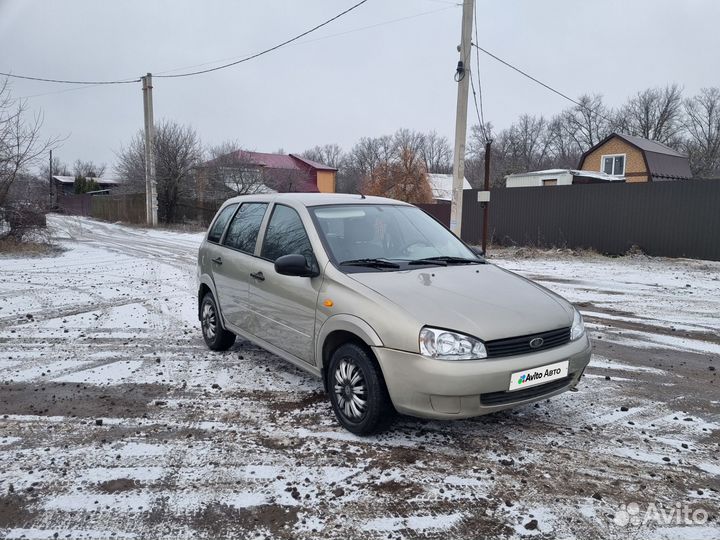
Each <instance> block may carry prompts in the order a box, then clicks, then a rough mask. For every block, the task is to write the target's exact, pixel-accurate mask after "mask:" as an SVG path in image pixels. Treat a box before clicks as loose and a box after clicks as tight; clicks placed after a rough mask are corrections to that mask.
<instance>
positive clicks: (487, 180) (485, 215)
mask: <svg viewBox="0 0 720 540" xmlns="http://www.w3.org/2000/svg"><path fill="white" fill-rule="evenodd" d="M491 144H492V139H487V140H486V141H485V191H486V192H487V194H488V199H489V197H490V145H491ZM482 204H483V207H484V208H483V237H482V252H483V254H485V253H487V238H488V213H489V212H490V201H489V200H488V201H486V202H484V203H482Z"/></svg>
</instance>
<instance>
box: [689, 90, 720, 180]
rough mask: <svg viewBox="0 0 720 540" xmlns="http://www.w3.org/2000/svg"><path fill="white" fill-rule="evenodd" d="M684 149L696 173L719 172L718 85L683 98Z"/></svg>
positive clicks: (694, 173)
mask: <svg viewBox="0 0 720 540" xmlns="http://www.w3.org/2000/svg"><path fill="white" fill-rule="evenodd" d="M684 105H685V120H684V124H685V129H686V131H687V141H686V143H685V149H686V150H687V152H688V154H689V156H690V168H691V169H692V172H693V175H695V176H700V177H703V176H713V175H718V176H720V88H717V87H712V88H703V89H702V90H700V93H699V94H698V95H696V96H694V97H692V98H688V99H686V100H685V104H684Z"/></svg>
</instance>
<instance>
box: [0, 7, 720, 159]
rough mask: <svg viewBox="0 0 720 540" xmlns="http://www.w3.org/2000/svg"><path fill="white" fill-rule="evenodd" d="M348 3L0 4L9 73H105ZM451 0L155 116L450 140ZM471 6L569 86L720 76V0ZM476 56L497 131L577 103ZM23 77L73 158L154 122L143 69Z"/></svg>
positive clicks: (346, 24) (612, 99)
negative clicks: (413, 133)
mask: <svg viewBox="0 0 720 540" xmlns="http://www.w3.org/2000/svg"><path fill="white" fill-rule="evenodd" d="M354 3H355V0H303V1H299V0H295V1H291V0H264V1H254V2H251V1H229V0H227V1H220V0H203V1H199V0H195V1H189V0H172V1H170V0H165V1H152V0H133V1H128V0H124V1H122V2H121V1H109V0H105V1H98V0H67V1H53V2H50V1H39V0H0V51H2V54H0V71H3V72H12V73H15V74H21V75H31V76H40V77H48V78H63V79H82V80H87V79H92V80H107V79H117V78H128V77H135V76H140V75H142V74H144V73H146V72H148V71H150V72H153V73H154V74H160V73H162V72H168V71H169V70H176V68H182V67H187V66H193V65H197V64H205V63H207V62H212V61H216V60H221V59H222V60H226V61H229V60H232V59H236V58H240V57H243V56H245V55H247V54H251V53H254V52H257V51H259V50H262V49H264V48H266V47H269V46H272V45H274V44H276V43H278V42H280V41H283V40H285V39H287V38H289V37H291V36H293V35H295V34H298V33H300V32H302V31H305V30H307V29H309V28H311V27H312V26H314V25H316V24H318V23H319V22H321V21H323V20H325V19H328V18H330V17H331V16H333V15H335V14H337V13H339V12H340V11H342V10H344V9H346V8H347V7H349V6H351V5H352V4H354ZM455 4H456V3H455V2H452V1H450V0H369V1H368V2H367V3H366V4H364V5H363V6H361V7H359V8H358V9H356V10H354V11H352V12H350V13H349V14H348V15H346V16H345V17H343V18H341V19H339V20H338V21H336V22H334V23H332V24H330V25H328V26H326V27H324V28H322V29H321V30H319V31H317V32H316V33H314V34H312V35H310V36H308V37H307V38H304V39H303V41H302V43H300V42H298V43H294V44H292V45H290V46H288V47H286V48H282V49H280V50H278V51H275V52H273V53H271V54H269V55H266V56H263V57H261V58H258V59H257V60H253V61H251V62H247V63H244V64H242V65H238V66H236V67H232V68H229V69H225V70H222V71H218V72H214V73H210V74H207V75H201V76H197V77H188V78H179V79H156V80H155V89H154V97H155V118H156V120H158V119H163V118H166V119H171V120H174V121H177V122H180V123H183V124H190V125H192V126H193V127H194V128H195V129H196V130H197V131H198V133H199V135H200V136H201V138H202V140H203V142H204V143H205V144H217V143H220V142H222V141H225V140H235V141H237V142H238V143H239V144H240V145H242V146H244V147H246V148H249V149H252V150H257V151H265V152H273V151H275V150H277V149H279V148H283V149H284V150H285V151H286V152H301V151H303V150H305V149H307V148H309V147H311V146H314V145H316V144H324V143H330V142H336V143H338V144H340V145H341V146H343V147H344V148H345V149H349V148H350V147H351V146H352V145H353V144H354V143H355V142H356V141H357V140H358V139H359V138H360V137H362V136H379V135H383V134H388V133H392V132H393V131H395V130H396V129H397V128H400V127H407V128H412V129H417V130H423V131H428V130H433V129H434V130H436V131H438V132H439V133H440V134H442V135H446V136H447V137H448V138H449V139H450V141H451V142H452V137H453V133H454V122H455V99H456V91H457V85H456V83H455V82H454V81H453V72H454V70H455V66H456V64H457V60H458V54H457V51H456V46H457V44H458V43H459V35H460V22H461V14H462V9H461V7H460V6H458V5H455ZM477 4H478V25H479V42H480V44H481V46H483V47H484V48H486V49H488V50H490V51H492V52H494V53H495V54H497V55H498V56H500V57H502V58H504V59H505V60H507V61H509V62H511V63H513V64H515V65H517V66H518V67H520V68H522V69H524V70H526V71H528V72H529V73H530V74H532V75H534V76H536V77H537V78H539V79H541V80H542V81H544V82H547V83H548V84H550V85H552V86H555V87H556V88H558V89H559V90H561V91H563V92H565V93H567V94H569V95H570V96H574V97H575V96H578V95H580V94H583V93H600V94H602V95H603V96H604V97H605V101H606V103H607V104H608V105H611V106H617V105H619V104H621V103H622V102H623V101H624V100H625V99H626V98H627V97H628V96H629V95H631V94H633V93H635V92H637V91H638V90H641V89H644V88H647V87H650V86H659V85H665V84H666V83H672V82H677V83H679V84H681V85H682V86H683V87H684V89H685V93H686V95H690V94H692V93H694V92H696V91H697V90H698V89H700V88H702V87H704V86H719V85H720V31H718V21H720V2H719V1H717V0H684V1H678V0H602V1H601V0H593V1H589V0H583V1H580V0H544V1H538V0H505V1H490V0H478V2H477ZM401 18H403V19H404V20H399V21H397V19H401ZM393 20H395V22H390V21H393ZM480 60H481V72H482V73H481V78H482V84H483V93H484V98H485V99H484V103H485V115H486V119H487V120H489V121H491V122H492V123H493V124H494V125H495V126H496V127H497V128H503V127H506V126H508V125H509V124H510V123H512V122H513V121H514V120H515V119H516V117H517V116H518V115H520V114H522V113H531V114H544V115H546V116H551V115H553V114H555V113H557V112H558V111H560V110H561V109H563V108H564V107H566V106H567V105H568V103H567V102H565V101H564V100H563V99H562V98H561V97H559V96H557V95H554V94H552V93H550V92H548V91H547V90H546V89H544V88H542V87H540V86H538V85H536V84H535V83H533V82H531V81H529V80H528V79H525V78H523V77H522V76H520V75H518V74H517V73H515V72H513V71H511V70H509V69H508V68H507V67H505V66H503V65H501V64H498V63H497V62H496V61H495V60H493V59H491V58H489V57H486V56H481V59H480ZM212 65H217V64H209V65H208V66H205V67H209V66H212ZM175 72H177V71H175ZM12 85H13V88H12V90H13V94H14V95H15V96H17V97H25V96H33V97H31V98H30V99H29V103H30V106H31V108H32V109H33V110H38V111H40V110H42V112H43V113H44V118H45V124H44V131H45V133H46V134H47V135H48V136H50V135H59V136H67V140H66V141H65V142H64V143H63V145H62V147H61V148H60V149H59V150H58V151H57V155H58V156H60V158H61V159H62V160H63V161H65V162H67V163H69V164H70V163H72V162H73V161H74V160H75V159H78V158H80V159H84V160H94V161H96V162H104V163H107V164H109V165H112V164H113V162H114V160H115V155H114V152H116V151H117V150H118V149H119V148H120V147H121V145H122V144H123V143H125V142H127V141H128V139H129V138H131V137H132V135H133V133H134V132H135V131H136V130H137V129H139V128H140V127H141V126H142V121H143V118H142V92H141V87H140V84H139V83H137V84H126V85H118V86H103V87H98V86H95V87H86V88H79V89H78V87H77V86H72V85H56V84H47V83H39V82H32V81H22V80H17V79H15V80H13V81H12ZM49 92H53V93H49ZM40 94H45V95H40ZM470 114H471V115H473V114H474V110H473V108H472V105H471V107H470ZM471 118H472V117H471Z"/></svg>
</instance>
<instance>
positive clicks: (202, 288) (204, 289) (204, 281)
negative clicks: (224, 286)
mask: <svg viewBox="0 0 720 540" xmlns="http://www.w3.org/2000/svg"><path fill="white" fill-rule="evenodd" d="M207 293H210V294H212V296H213V298H214V299H215V306H216V307H217V310H218V312H219V313H220V324H221V325H222V327H223V328H225V322H224V320H223V316H222V312H221V311H220V304H218V299H217V294H215V284H214V283H213V282H212V279H210V277H209V276H207V275H203V276H201V277H200V283H199V284H198V299H197V300H198V301H197V316H198V320H200V319H202V313H201V308H202V300H203V298H205V295H206V294H207Z"/></svg>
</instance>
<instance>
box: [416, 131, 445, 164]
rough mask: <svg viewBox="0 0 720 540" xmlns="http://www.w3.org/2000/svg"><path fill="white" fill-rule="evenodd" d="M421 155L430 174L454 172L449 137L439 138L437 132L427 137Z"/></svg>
mask: <svg viewBox="0 0 720 540" xmlns="http://www.w3.org/2000/svg"><path fill="white" fill-rule="evenodd" d="M421 155H422V158H423V160H424V161H425V168H426V169H427V170H428V172H431V173H441V174H448V173H451V172H452V150H451V148H450V143H449V142H448V139H447V137H441V136H439V135H438V134H437V132H436V131H431V132H430V133H428V134H427V135H425V136H424V138H423V145H422V149H421Z"/></svg>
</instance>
